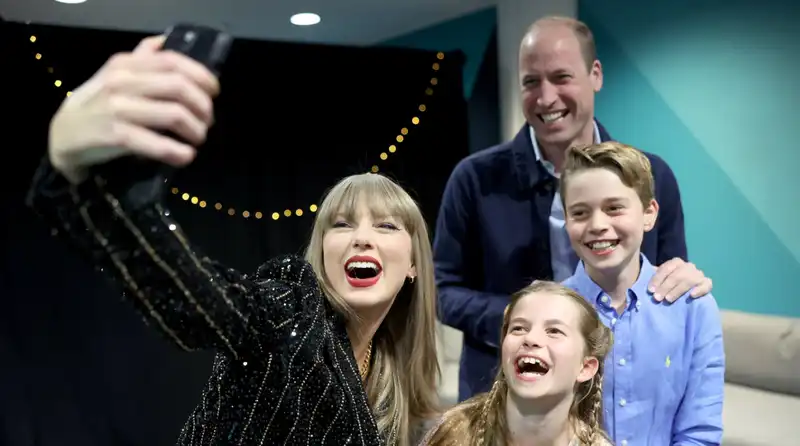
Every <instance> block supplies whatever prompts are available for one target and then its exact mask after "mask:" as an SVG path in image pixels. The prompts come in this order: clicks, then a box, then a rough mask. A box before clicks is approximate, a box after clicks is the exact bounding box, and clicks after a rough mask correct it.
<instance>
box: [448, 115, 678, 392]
mask: <svg viewBox="0 0 800 446" xmlns="http://www.w3.org/2000/svg"><path fill="white" fill-rule="evenodd" d="M598 128H599V129H600V137H601V140H603V141H608V140H611V137H610V136H609V135H608V133H607V132H606V130H605V129H604V128H603V126H602V125H600V124H599V123H598ZM645 155H647V157H648V158H649V159H650V163H651V164H652V168H653V176H654V178H655V192H656V200H657V201H658V203H659V205H660V212H659V216H658V220H657V223H656V226H655V228H653V230H651V231H650V232H647V233H645V236H644V241H643V242H642V252H643V253H644V254H645V255H646V256H647V258H648V259H651V260H652V261H653V262H654V264H655V265H660V264H661V263H663V262H665V261H667V260H669V259H671V258H674V257H680V258H682V259H684V260H686V259H687V252H686V239H685V235H684V229H683V208H682V206H681V198H680V191H679V190H678V183H677V181H676V179H675V175H674V174H673V172H672V170H671V169H670V167H669V166H668V165H667V163H666V162H664V160H663V159H661V158H659V157H658V156H656V155H653V154H651V153H645ZM556 181H557V180H555V179H554V178H553V177H552V176H551V175H549V174H548V173H547V171H545V169H544V167H542V165H541V164H540V163H539V162H537V161H536V156H535V154H534V151H533V146H532V144H531V140H530V132H529V131H528V127H527V126H524V127H523V128H522V130H520V132H519V133H518V134H517V136H516V137H515V138H514V139H513V140H512V141H510V142H507V143H503V144H500V145H498V146H495V147H492V148H489V149H486V150H483V151H480V152H477V153H474V154H472V155H470V156H469V157H467V158H465V159H463V160H461V162H459V164H458V165H457V166H456V168H455V169H454V170H453V173H452V174H451V176H450V179H449V180H448V182H447V186H446V187H445V192H444V197H443V198H442V204H441V208H440V210H439V216H438V219H437V222H436V231H435V234H436V235H435V239H434V244H433V249H434V262H435V268H436V284H437V286H438V291H439V311H440V319H441V321H442V322H443V323H444V324H445V325H449V326H451V327H454V328H456V329H458V330H460V331H462V332H463V333H464V346H463V349H462V353H461V366H460V371H459V375H460V376H459V401H463V400H465V399H466V398H468V397H470V396H472V395H475V394H477V393H480V392H484V391H487V390H489V389H490V388H491V384H492V382H493V379H494V374H495V372H496V370H497V366H498V364H499V348H498V344H499V340H500V330H501V325H502V322H503V311H504V309H505V307H506V305H508V301H509V296H510V295H511V294H512V293H513V292H515V291H517V290H519V289H521V288H523V287H525V286H527V285H529V284H530V283H531V281H533V280H535V279H547V280H552V278H553V271H552V267H551V259H550V233H549V229H548V219H549V216H550V209H551V205H552V203H553V198H554V195H555V190H556V186H557V184H556Z"/></svg>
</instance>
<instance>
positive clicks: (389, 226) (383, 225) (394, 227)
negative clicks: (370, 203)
mask: <svg viewBox="0 0 800 446" xmlns="http://www.w3.org/2000/svg"><path fill="white" fill-rule="evenodd" d="M378 227H379V228H382V229H390V230H397V225H394V224H392V223H381V224H379V225H378Z"/></svg>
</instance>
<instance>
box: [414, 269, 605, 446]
mask: <svg viewBox="0 0 800 446" xmlns="http://www.w3.org/2000/svg"><path fill="white" fill-rule="evenodd" d="M611 344H612V337H611V331H610V330H609V329H608V328H607V327H606V326H605V325H603V323H602V322H601V321H600V319H599V317H598V316H597V312H596V311H595V310H594V308H592V306H591V305H590V304H589V303H588V302H587V301H586V300H585V299H584V298H583V297H581V296H580V295H578V294H577V293H576V292H574V291H573V290H571V289H569V288H567V287H565V286H563V285H559V284H556V283H553V282H545V281H537V282H534V283H533V284H532V285H530V286H528V287H527V288H524V289H523V290H521V291H519V292H517V293H515V294H514V295H513V296H512V297H511V303H510V304H509V306H508V307H507V308H506V311H505V314H504V316H503V332H502V344H501V345H502V348H501V355H502V363H501V367H500V372H499V373H498V375H497V378H496V379H495V382H494V385H493V386H492V390H491V391H490V392H488V393H483V394H479V395H477V396H474V397H472V398H471V399H469V400H467V401H465V402H463V403H461V404H459V405H457V406H455V407H454V408H452V409H450V410H449V411H447V412H446V413H445V414H444V416H443V417H442V419H441V421H440V424H439V425H438V426H437V427H435V428H434V429H433V430H431V432H429V434H428V435H427V436H426V438H425V439H424V440H423V442H422V444H423V445H427V446H445V445H446V446H456V445H457V446H462V445H463V446H506V445H513V446H525V445H537V446H541V445H552V446H610V444H611V443H610V442H609V440H608V437H607V436H606V434H605V433H604V432H603V428H602V420H601V418H602V401H603V400H602V382H603V361H604V359H605V356H606V354H607V353H608V351H609V349H610V348H611Z"/></svg>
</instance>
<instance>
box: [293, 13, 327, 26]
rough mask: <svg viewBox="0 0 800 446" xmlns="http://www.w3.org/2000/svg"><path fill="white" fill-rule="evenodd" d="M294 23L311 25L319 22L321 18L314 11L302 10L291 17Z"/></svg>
mask: <svg viewBox="0 0 800 446" xmlns="http://www.w3.org/2000/svg"><path fill="white" fill-rule="evenodd" d="M289 21H290V22H292V24H293V25H297V26H309V25H316V24H317V23H319V21H320V18H319V16H318V15H316V14H314V13H313V12H301V13H300V14H295V15H293V16H292V18H290V19H289Z"/></svg>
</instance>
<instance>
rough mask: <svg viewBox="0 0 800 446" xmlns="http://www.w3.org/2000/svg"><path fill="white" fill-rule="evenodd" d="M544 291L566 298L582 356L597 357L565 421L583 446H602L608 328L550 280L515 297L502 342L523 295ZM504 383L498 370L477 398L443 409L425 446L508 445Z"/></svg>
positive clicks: (571, 293)
mask: <svg viewBox="0 0 800 446" xmlns="http://www.w3.org/2000/svg"><path fill="white" fill-rule="evenodd" d="M534 293H547V294H553V295H559V296H564V297H568V298H570V299H571V300H572V301H573V302H575V304H576V305H577V306H578V308H580V327H579V328H580V332H581V335H582V337H583V340H584V350H585V355H586V356H592V357H595V358H597V361H598V362H599V368H598V369H597V373H596V374H595V375H594V377H593V378H592V379H590V380H588V381H586V382H584V383H581V384H578V385H577V386H576V390H575V398H574V399H573V402H572V406H571V407H570V412H569V413H570V421H571V423H572V425H573V430H574V432H575V434H576V435H577V437H578V440H579V441H580V444H582V445H587V446H590V445H597V444H606V442H608V441H609V439H608V437H607V436H606V434H605V432H604V431H603V427H602V426H603V424H602V423H603V421H602V403H603V384H602V383H603V361H604V359H605V357H606V355H607V354H608V351H609V350H610V348H611V344H612V335H611V330H609V329H608V327H606V326H605V325H603V323H602V322H601V321H600V318H599V317H598V316H597V312H596V311H595V309H594V308H593V307H592V306H591V304H589V303H588V302H587V301H586V300H585V299H584V298H583V297H581V296H580V295H579V294H578V293H576V292H575V291H573V290H572V289H570V288H567V287H565V286H563V285H560V284H558V283H555V282H549V281H535V282H533V283H532V284H531V285H529V286H527V287H525V288H523V289H522V290H520V291H518V292H516V293H514V294H513V295H512V296H511V302H510V303H509V304H508V306H507V307H506V310H505V314H504V315H503V331H502V333H501V344H502V341H503V340H505V337H506V335H507V334H508V328H509V322H510V319H511V314H512V313H513V311H514V307H515V306H516V305H517V303H518V302H519V301H520V300H521V299H522V298H523V297H525V296H528V295H531V294H534ZM507 397H508V382H507V381H506V378H505V376H504V374H503V369H502V367H501V368H500V370H499V372H498V374H497V377H496V378H495V381H494V385H492V390H490V391H489V392H487V393H482V394H480V395H476V396H474V397H472V398H470V399H469V400H467V401H465V402H463V403H461V404H459V405H457V406H455V407H454V408H452V409H450V410H448V411H447V412H446V413H445V414H444V416H443V420H442V422H441V424H440V425H439V427H438V428H437V429H436V431H435V432H433V433H432V435H431V436H430V440H429V441H428V442H427V444H428V445H430V446H434V445H435V446H451V445H452V446H454V445H459V446H460V445H464V446H466V445H469V446H495V445H503V446H504V445H506V444H509V438H508V422H507V420H506V412H505V411H506V400H507Z"/></svg>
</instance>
